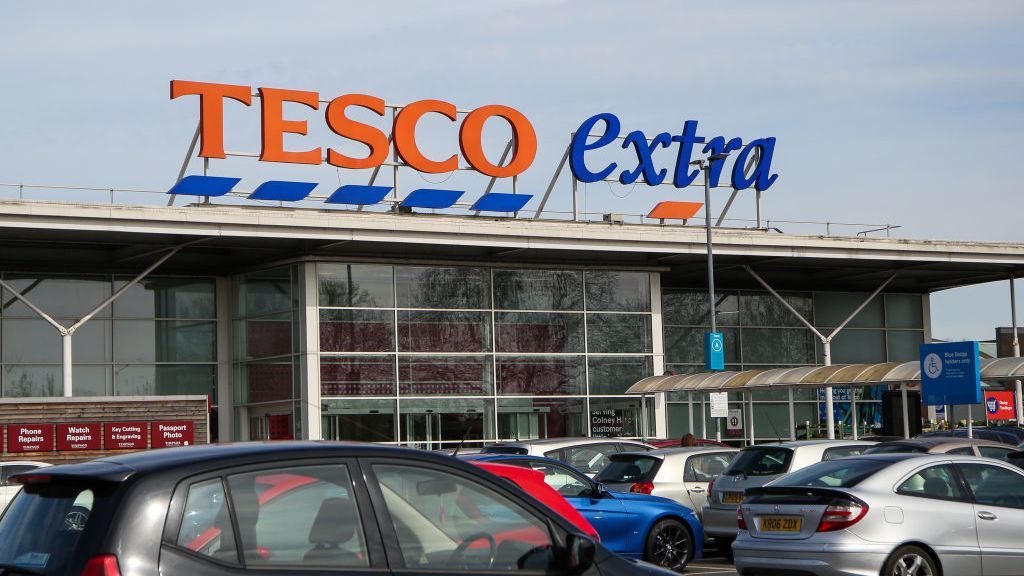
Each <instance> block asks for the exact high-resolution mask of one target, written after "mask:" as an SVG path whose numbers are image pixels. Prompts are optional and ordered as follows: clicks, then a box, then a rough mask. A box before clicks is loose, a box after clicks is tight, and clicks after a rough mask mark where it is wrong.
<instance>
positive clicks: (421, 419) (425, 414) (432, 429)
mask: <svg viewBox="0 0 1024 576" xmlns="http://www.w3.org/2000/svg"><path fill="white" fill-rule="evenodd" d="M482 416H483V415H482V414H480V413H479V412H472V411H469V412H439V411H434V410H429V409H428V410H423V411H421V412H420V411H414V412H404V413H403V414H402V435H403V437H404V438H403V440H404V442H405V444H406V445H407V446H409V447H411V448H420V449H423V450H442V449H448V450H451V449H454V448H455V447H456V446H458V445H459V444H460V442H463V440H465V442H464V443H463V447H479V446H481V445H482V443H481V442H480V441H481V440H483V439H484V437H485V435H484V419H483V417H482Z"/></svg>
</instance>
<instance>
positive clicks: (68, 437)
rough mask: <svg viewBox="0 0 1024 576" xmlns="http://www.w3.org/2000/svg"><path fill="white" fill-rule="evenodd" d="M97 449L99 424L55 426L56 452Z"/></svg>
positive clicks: (75, 423) (98, 447)
mask: <svg viewBox="0 0 1024 576" xmlns="http://www.w3.org/2000/svg"><path fill="white" fill-rule="evenodd" d="M99 449H100V425H99V422H88V423H84V424H83V423H78V422H74V423H67V424H57V450H60V451H62V452H63V451H65V450H99Z"/></svg>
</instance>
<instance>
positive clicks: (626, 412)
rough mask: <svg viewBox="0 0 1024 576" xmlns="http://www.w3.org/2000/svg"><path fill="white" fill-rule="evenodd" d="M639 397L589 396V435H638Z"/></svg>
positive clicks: (639, 418) (639, 420)
mask: <svg viewBox="0 0 1024 576" xmlns="http://www.w3.org/2000/svg"><path fill="white" fill-rule="evenodd" d="M640 422H641V407H640V398H639V397H631V398H591V399H590V435H591V436H640V435H641V434H640Z"/></svg>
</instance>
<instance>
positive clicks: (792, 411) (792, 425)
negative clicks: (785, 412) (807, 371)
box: [786, 386, 806, 440]
mask: <svg viewBox="0 0 1024 576" xmlns="http://www.w3.org/2000/svg"><path fill="white" fill-rule="evenodd" d="M786 392H789V439H790V440H796V408H795V407H794V405H793V387H792V386H790V387H789V388H786ZM805 435H806V432H805Z"/></svg>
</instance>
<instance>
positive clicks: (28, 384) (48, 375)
mask: <svg viewBox="0 0 1024 576" xmlns="http://www.w3.org/2000/svg"><path fill="white" fill-rule="evenodd" d="M3 371H4V396H5V397H8V398H22V397H29V396H31V397H39V396H63V395H64V378H63V377H62V376H61V367H60V366H24V365H12V364H8V365H6V366H4V368H3ZM72 376H74V375H72Z"/></svg>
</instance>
